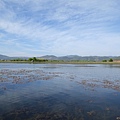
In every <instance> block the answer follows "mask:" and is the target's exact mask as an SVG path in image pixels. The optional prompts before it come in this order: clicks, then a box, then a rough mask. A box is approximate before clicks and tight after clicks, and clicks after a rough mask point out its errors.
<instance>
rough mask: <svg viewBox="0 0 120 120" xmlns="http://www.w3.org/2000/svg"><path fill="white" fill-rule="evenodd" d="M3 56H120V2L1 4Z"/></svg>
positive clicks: (15, 0) (1, 0) (10, 0)
mask: <svg viewBox="0 0 120 120" xmlns="http://www.w3.org/2000/svg"><path fill="white" fill-rule="evenodd" d="M0 54H4V55H8V56H42V55H56V56H63V55H80V56H94V55H97V56H119V55H120V0H0Z"/></svg>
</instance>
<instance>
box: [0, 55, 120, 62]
mask: <svg viewBox="0 0 120 120" xmlns="http://www.w3.org/2000/svg"><path fill="white" fill-rule="evenodd" d="M17 58H20V59H28V58H29V57H9V56H5V55H0V60H11V59H17ZM37 58H41V59H48V60H64V61H71V60H81V61H102V60H109V59H110V58H112V59H114V60H120V56H78V55H67V56H60V57H57V56H55V55H45V56H41V57H37Z"/></svg>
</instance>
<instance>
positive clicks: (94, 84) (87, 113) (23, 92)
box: [0, 63, 120, 120]
mask: <svg viewBox="0 0 120 120" xmlns="http://www.w3.org/2000/svg"><path fill="white" fill-rule="evenodd" d="M0 120H120V65H119V64H14V63H0Z"/></svg>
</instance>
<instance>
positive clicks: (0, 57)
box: [0, 55, 9, 60]
mask: <svg viewBox="0 0 120 120" xmlns="http://www.w3.org/2000/svg"><path fill="white" fill-rule="evenodd" d="M0 59H1V60H2V59H3V60H4V59H9V57H8V56H6V55H0Z"/></svg>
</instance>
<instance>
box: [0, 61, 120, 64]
mask: <svg viewBox="0 0 120 120" xmlns="http://www.w3.org/2000/svg"><path fill="white" fill-rule="evenodd" d="M0 63H26V64H120V62H71V61H70V62H67V61H66V62H61V61H59V62H58V61H47V62H29V61H0Z"/></svg>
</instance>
